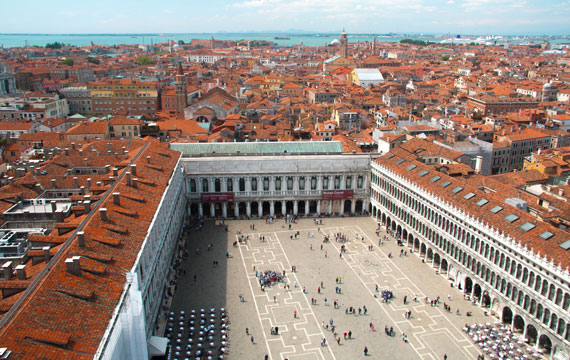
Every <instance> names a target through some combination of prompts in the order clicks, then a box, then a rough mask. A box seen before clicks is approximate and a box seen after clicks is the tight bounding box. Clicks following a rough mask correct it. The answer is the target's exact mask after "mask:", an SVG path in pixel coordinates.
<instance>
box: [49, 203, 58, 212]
mask: <svg viewBox="0 0 570 360" xmlns="http://www.w3.org/2000/svg"><path fill="white" fill-rule="evenodd" d="M49 203H50V205H51V212H53V213H55V211H56V210H57V203H56V202H55V201H53V200H52V201H50V202H49Z"/></svg>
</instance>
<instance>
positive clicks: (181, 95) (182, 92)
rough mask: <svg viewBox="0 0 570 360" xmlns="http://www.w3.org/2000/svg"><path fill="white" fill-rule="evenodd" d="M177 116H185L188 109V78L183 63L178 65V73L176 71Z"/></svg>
mask: <svg viewBox="0 0 570 360" xmlns="http://www.w3.org/2000/svg"><path fill="white" fill-rule="evenodd" d="M175 85H176V114H179V115H180V114H184V109H185V108H186V105H187V103H186V101H187V94H186V76H184V70H182V63H181V62H179V63H178V71H176V82H175Z"/></svg>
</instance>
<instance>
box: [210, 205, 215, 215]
mask: <svg viewBox="0 0 570 360" xmlns="http://www.w3.org/2000/svg"><path fill="white" fill-rule="evenodd" d="M215 205H216V204H215V203H210V216H211V217H215V216H216V206H215Z"/></svg>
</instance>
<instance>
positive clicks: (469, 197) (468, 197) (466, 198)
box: [463, 192, 475, 200]
mask: <svg viewBox="0 0 570 360" xmlns="http://www.w3.org/2000/svg"><path fill="white" fill-rule="evenodd" d="M473 196H475V194H473V193H472V192H470V193H469V194H467V195H465V196H464V197H463V198H464V199H465V200H469V199H471V198H472V197H473Z"/></svg>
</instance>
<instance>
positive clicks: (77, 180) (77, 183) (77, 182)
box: [73, 176, 79, 189]
mask: <svg viewBox="0 0 570 360" xmlns="http://www.w3.org/2000/svg"><path fill="white" fill-rule="evenodd" d="M78 187H79V179H78V178H77V176H74V177H73V188H75V189H77V188H78Z"/></svg>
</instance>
